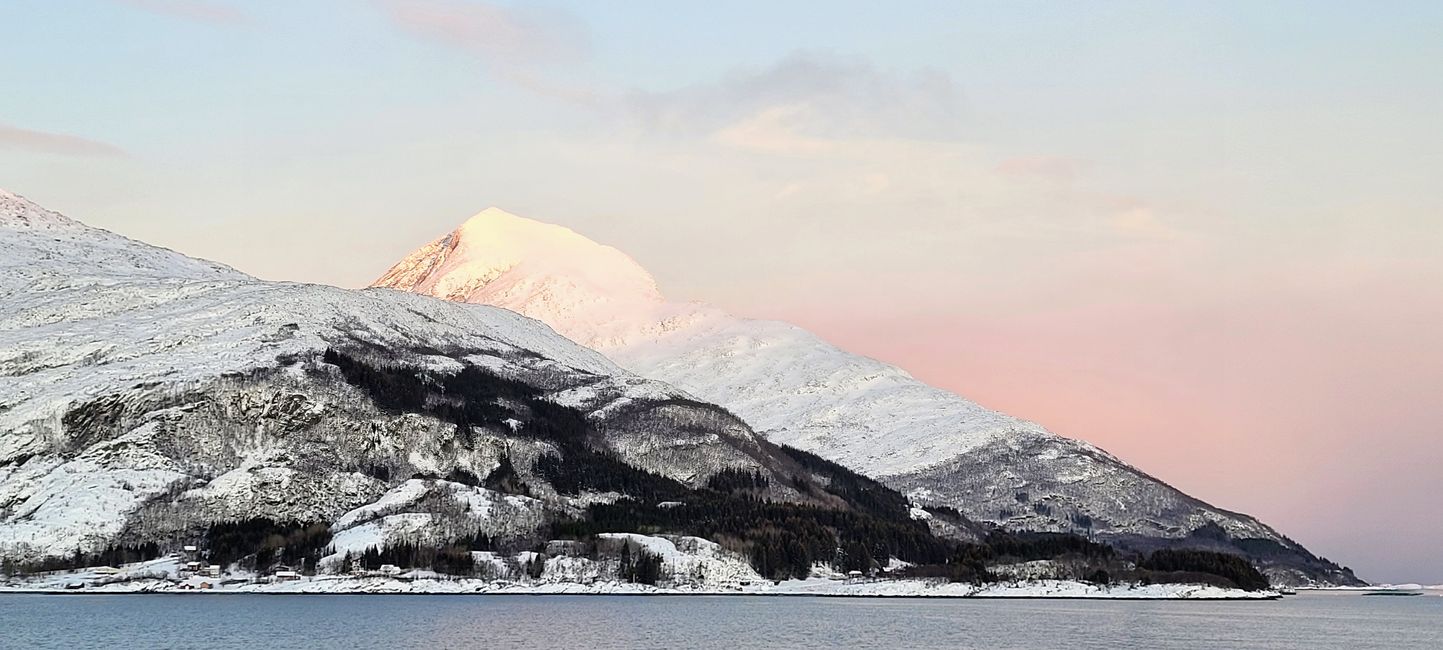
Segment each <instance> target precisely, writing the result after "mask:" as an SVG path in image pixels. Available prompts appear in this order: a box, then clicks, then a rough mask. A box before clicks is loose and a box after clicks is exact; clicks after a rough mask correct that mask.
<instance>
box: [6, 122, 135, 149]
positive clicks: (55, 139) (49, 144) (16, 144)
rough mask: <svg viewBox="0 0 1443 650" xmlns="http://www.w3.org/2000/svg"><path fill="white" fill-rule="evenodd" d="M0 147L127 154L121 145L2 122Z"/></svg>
mask: <svg viewBox="0 0 1443 650" xmlns="http://www.w3.org/2000/svg"><path fill="white" fill-rule="evenodd" d="M0 149H12V150H20V151H29V152H33V153H45V154H57V155H63V156H125V155H126V153H125V151H124V150H122V149H121V148H120V147H117V146H115V145H112V144H109V143H105V142H100V141H98V140H90V139H87V138H82V137H80V136H75V135H67V134H64V133H48V132H45V131H32V130H30V129H22V128H20V127H16V126H10V125H8V124H0Z"/></svg>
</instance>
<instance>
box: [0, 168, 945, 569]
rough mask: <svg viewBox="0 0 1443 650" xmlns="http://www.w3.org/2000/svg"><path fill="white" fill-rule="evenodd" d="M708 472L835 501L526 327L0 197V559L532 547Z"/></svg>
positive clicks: (726, 419)
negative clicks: (192, 549) (171, 551)
mask: <svg viewBox="0 0 1443 650" xmlns="http://www.w3.org/2000/svg"><path fill="white" fill-rule="evenodd" d="M719 474H721V475H723V476H727V477H729V476H733V475H740V476H747V477H753V478H752V480H753V482H754V483H756V484H757V486H754V487H753V488H752V489H751V493H752V494H754V495H755V496H758V497H764V498H767V499H770V500H773V501H775V502H777V503H796V504H807V505H810V506H817V507H821V508H830V509H840V510H845V511H851V510H852V509H854V505H853V504H852V503H851V502H849V501H848V500H847V499H845V498H843V497H841V496H838V495H837V494H835V493H834V492H835V490H832V491H829V488H828V487H827V486H826V485H825V484H824V482H823V481H825V480H826V477H822V476H821V475H820V474H819V473H816V472H809V471H808V470H807V469H806V468H805V467H803V466H802V465H800V464H799V463H798V462H797V461H796V460H794V459H793V458H792V457H791V456H789V455H788V454H787V453H784V452H783V451H782V450H779V449H778V448H777V447H776V446H774V445H772V444H770V443H768V442H767V441H765V440H764V439H762V438H760V437H759V436H757V435H756V434H755V433H754V432H753V431H752V430H751V429H750V428H748V427H747V426H746V424H745V423H743V422H741V421H740V420H738V419H737V418H736V417H735V416H732V415H731V414H729V413H727V412H725V411H724V410H722V409H719V408H717V407H715V406H713V405H710V404H705V403H701V402H698V401H696V400H695V399H693V398H692V397H691V396H690V395H688V394H686V393H684V392H682V391H678V390H676V389H674V388H671V387H670V386H667V385H665V384H662V383H660V382H656V381H653V380H648V379H643V378H640V377H637V376H634V375H631V374H630V373H627V372H626V371H624V370H622V369H620V368H618V367H617V366H616V365H615V364H614V363H612V362H611V361H609V360H607V359H606V358H605V357H603V356H602V355H600V354H597V353H596V352H593V351H591V350H588V349H586V348H583V347H581V346H579V345H576V344H575V343H573V342H571V341H570V340H567V339H566V338H564V337H562V336H560V335H558V334H556V333H555V332H553V331H552V330H551V329H549V328H548V327H546V326H545V325H544V324H542V323H540V322H538V321H535V320H532V319H530V318H527V317H525V316H522V315H519V314H516V313H514V312H511V311H507V310H504V309H498V308H494V307H488V306H482V305H464V304H457V303H452V302H446V301H441V300H435V299H433V298H429V297H424V296H419V295H414V294H408V293H402V292H396V291H389V290H365V291H350V290H343V289H338V288H334V287H325V286H317V285H306V284H295V283H279V282H264V281H260V280H257V279H254V278H251V277H249V276H246V275H244V274H242V273H239V272H237V271H235V270H232V269H229V268H226V267H224V266H221V265H217V264H213V263H210V262H205V261H202V260H196V259H192V258H188V257H185V256H183V255H180V254H179V253H175V252H173V251H169V250H165V249H161V248H157V247H154V246H149V245H146V244H143V243H140V242H136V241H133V240H129V239H126V238H124V237H121V236H119V235H115V234H113V233H109V232H106V231H103V230H99V229H95V228H90V227H88V226H85V225H83V224H81V223H79V222H76V221H73V220H70V219H68V218H66V217H64V216H62V215H59V214H57V213H54V212H51V211H49V210H45V209H44V208H41V207H39V206H37V205H35V204H33V203H31V202H29V201H27V200H25V199H23V198H22V197H19V196H17V195H14V194H11V193H8V192H0V560H5V561H6V562H22V563H37V562H49V561H60V560H63V559H64V558H69V557H74V558H81V557H84V556H93V555H94V554H100V553H107V552H110V553H114V552H116V551H115V549H117V548H122V547H123V548H132V547H134V548H148V547H147V546H146V545H155V544H159V545H161V546H163V547H169V548H176V549H178V548H179V547H180V545H181V544H194V543H196V541H197V540H200V539H209V540H211V542H212V546H211V548H213V549H217V552H220V551H219V550H218V549H221V548H223V547H225V546H226V545H227V544H231V542H227V541H225V540H232V541H233V540H235V539H242V540H249V542H248V543H251V544H256V545H259V544H265V543H266V542H265V541H264V540H266V539H268V538H270V537H279V538H285V539H294V540H302V539H311V536H312V535H313V530H316V529H315V527H316V526H319V527H320V528H319V530H322V531H326V532H325V533H324V535H323V536H322V535H321V534H320V533H315V535H316V536H320V537H323V538H324V539H331V538H332V536H334V540H336V543H337V544H341V543H342V542H344V543H345V544H350V545H351V547H348V548H347V549H345V550H348V551H354V552H356V553H360V552H361V551H363V550H365V549H366V548H368V546H373V545H378V544H379V545H385V544H391V543H399V542H405V543H407V544H413V545H415V544H421V545H423V546H424V545H426V544H432V545H436V544H450V543H454V542H457V540H479V539H485V540H488V542H487V543H488V544H490V543H503V542H504V541H505V540H508V539H509V540H517V541H515V544H517V545H519V546H518V548H529V547H530V546H529V545H531V544H534V543H537V542H538V540H541V541H544V540H545V539H546V537H545V535H546V534H547V533H548V532H549V526H552V525H554V524H556V523H558V522H566V521H571V520H573V519H576V518H578V517H583V516H584V515H585V514H586V512H587V511H588V509H589V508H592V507H594V506H595V505H597V504H606V503H611V502H615V501H618V500H619V499H622V498H624V497H633V498H636V499H640V500H642V502H645V503H654V502H655V501H656V500H657V499H659V498H661V497H662V496H663V495H670V494H691V493H692V492H693V491H695V490H700V489H703V488H706V487H707V486H708V485H709V484H710V483H711V482H712V479H714V478H715V477H717V476H718V475H719ZM902 520H903V521H902V522H901V523H899V524H898V525H899V526H910V525H911V524H910V520H909V519H907V518H906V517H905V516H903V517H902ZM921 530H922V531H923V533H925V530H926V527H925V525H923V526H922V527H921ZM223 542H224V543H223ZM288 546H290V544H288ZM295 546H297V547H303V546H304V544H302V543H301V542H296V544H295ZM258 548H259V547H256V548H250V549H249V551H250V552H256V551H257V550H258ZM472 548H474V547H472ZM312 550H314V551H317V552H319V547H318V548H316V549H312ZM340 553H341V549H339V548H337V549H336V554H337V555H336V557H334V558H332V559H333V561H335V562H339V561H340V556H339V554H340ZM310 559H311V560H312V561H313V562H314V561H318V557H311V558H310ZM303 560H304V558H303ZM312 566H314V564H312Z"/></svg>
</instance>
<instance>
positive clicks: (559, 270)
mask: <svg viewBox="0 0 1443 650" xmlns="http://www.w3.org/2000/svg"><path fill="white" fill-rule="evenodd" d="M374 286H383V287H392V288H396V289H402V290H406V291H412V292H417V293H424V294H427V295H432V296H436V297H440V298H446V299H448V300H456V301H463V302H470V303H481V304H491V305H496V306H500V307H505V308H507V309H511V310H514V311H517V312H519V313H522V314H526V315H528V316H532V317H534V318H537V319H540V320H542V321H545V322H546V323H547V324H549V325H551V326H552V327H553V328H555V329H556V330H557V331H558V332H560V333H562V334H564V335H566V336H567V337H569V338H571V339H572V340H574V341H576V342H578V343H581V344H583V345H586V346H588V347H591V348H594V349H597V350H600V351H601V352H603V353H604V354H606V355H607V356H608V357H609V358H610V359H612V360H613V361H615V362H616V363H618V364H620V365H621V366H622V367H624V368H627V369H628V370H631V371H633V372H635V373H637V374H639V375H641V376H645V377H649V378H652V379H657V380H660V381H664V382H666V383H668V384H670V385H673V386H676V387H678V388H681V389H683V390H685V391H687V392H688V393H691V394H693V395H696V396H697V397H698V398H700V399H703V400H707V401H711V402H715V403H717V404H720V405H722V406H724V407H726V408H727V409H729V410H731V411H732V412H734V413H736V414H738V415H739V416H741V417H742V419H744V420H745V421H746V422H747V423H749V424H750V425H751V426H752V427H754V428H755V429H756V430H757V431H759V432H761V433H762V434H763V435H765V436H767V438H769V439H770V440H772V441H773V442H777V443H782V444H786V445H789V446H794V447H797V448H799V449H803V450H806V451H810V452H813V453H816V454H819V455H821V456H824V457H826V458H828V459H830V460H833V461H836V462H838V463H841V464H843V465H845V466H847V467H849V468H851V469H853V470H856V471H858V472H861V473H863V474H866V475H869V476H873V477H877V478H880V479H882V480H883V481H884V482H886V483H888V484H889V485H892V486H893V487H895V488H898V489H900V490H903V491H904V492H906V493H907V494H909V495H910V496H911V497H912V498H913V499H914V500H915V501H917V502H919V503H922V504H925V505H933V506H944V507H950V508H955V509H957V510H959V511H961V512H962V513H964V514H965V515H967V516H968V517H971V518H973V519H975V520H978V521H985V522H993V523H996V524H999V525H1002V526H1005V527H1007V528H1011V529H1016V530H1053V531H1079V532H1086V533H1088V534H1092V535H1096V536H1099V537H1101V538H1104V539H1108V540H1111V541H1113V542H1114V543H1117V544H1119V545H1123V546H1126V547H1129V548H1136V549H1140V550H1143V549H1148V548H1153V547H1156V546H1159V545H1168V544H1182V543H1186V544H1189V545H1195V546H1205V547H1214V548H1223V549H1230V550H1244V551H1246V552H1248V553H1249V554H1250V555H1251V556H1252V557H1254V558H1255V559H1257V560H1258V561H1259V562H1261V563H1262V564H1263V565H1264V566H1265V567H1266V568H1267V569H1268V570H1269V572H1270V574H1271V575H1272V577H1273V579H1274V580H1276V581H1278V582H1280V583H1307V582H1310V581H1320V582H1329V583H1353V582H1356V578H1354V577H1353V576H1352V575H1351V573H1350V572H1348V571H1346V570H1343V569H1340V568H1338V567H1337V566H1336V565H1333V564H1331V563H1329V562H1327V561H1326V560H1321V559H1318V558H1315V557H1314V556H1313V555H1312V554H1311V553H1309V552H1308V551H1307V550H1306V549H1304V548H1303V547H1302V546H1300V545H1298V544H1296V543H1295V542H1293V541H1291V540H1289V539H1287V538H1286V537H1284V536H1283V535H1281V534H1279V533H1278V532H1277V531H1275V530H1273V529H1272V528H1270V527H1268V526H1267V525H1265V524H1263V523H1261V522H1259V521H1257V520H1256V519H1254V518H1252V517H1248V516H1246V515H1241V514H1237V513H1233V512H1229V511H1226V510H1222V509H1219V508H1216V507H1213V506H1211V505H1209V504H1206V503H1204V502H1202V501H1200V500H1197V499H1194V498H1192V497H1189V496H1187V495H1186V494H1183V493H1182V492H1180V491H1178V490H1176V489H1174V488H1172V487H1171V486H1169V485H1167V484H1165V483H1163V482H1161V481H1159V480H1157V479H1155V478H1153V477H1151V476H1148V475H1147V474H1145V473H1143V472H1141V471H1139V470H1137V469H1135V468H1133V467H1131V466H1129V465H1127V464H1126V463H1123V462H1122V461H1120V460H1119V459H1117V458H1115V457H1113V456H1112V455H1110V454H1108V453H1106V452H1105V451H1102V450H1100V449H1098V448H1096V447H1094V446H1092V445H1089V444H1087V443H1085V442H1082V441H1077V440H1072V439H1068V438H1064V437H1061V436H1057V435H1055V434H1052V433H1050V432H1048V431H1046V430H1045V429H1044V428H1042V427H1041V426H1039V425H1037V424H1034V423H1031V422H1026V421H1023V420H1019V419H1016V418H1013V417H1010V416H1006V415H1003V414H1000V413H996V412H993V411H990V410H987V409H985V408H983V407H981V406H979V405H977V404H975V403H972V402H970V401H968V400H966V399H964V398H962V397H960V396H957V395H955V394H952V393H949V392H947V391H944V390H941V389H938V388H935V387H931V386H928V385H926V384H923V383H922V382H920V381H917V380H916V379H914V378H912V377H911V376H910V375H908V374H907V373H906V372H905V371H903V370H901V369H899V368H896V367H893V366H889V365H887V364H885V363H882V362H879V361H876V360H874V359H869V358H866V357H862V356H859V355H854V354H850V353H848V352H846V351H844V350H841V349H838V348H836V347H835V346H832V345H830V344H827V343H826V342H824V341H822V340H821V339H819V338H817V337H816V336H814V335H812V334H810V333H808V332H806V331H804V330H802V329H800V328H797V327H794V326H791V325H788V324H786V323H779V322H773V321H759V320H749V319H743V318H737V317H734V316H731V315H729V314H726V313H724V312H722V311H720V310H717V309H715V308H711V307H707V306H704V305H699V304H685V303H672V302H667V301H666V300H665V299H664V298H663V297H662V296H661V295H660V293H659V292H658V291H657V290H656V283H655V282H654V281H653V279H652V278H651V277H650V276H649V275H647V274H646V272H645V271H644V270H642V269H641V267H640V266H639V265H637V264H636V263H635V262H634V261H632V260H630V259H629V258H627V257H626V256H625V255H624V254H621V253H620V252H619V251H616V250H615V249H613V248H610V247H606V246H602V245H599V244H595V243H593V242H590V241H589V240H586V239H585V238H583V237H581V236H580V235H578V234H576V233H574V232H572V231H570V230H568V229H565V228H562V227H558V226H553V225H549V224H544V223H539V222H536V221H531V220H528V219H524V218H521V217H517V216H514V215H510V214H508V213H505V212H503V211H500V210H497V209H494V208H492V209H488V210H486V211H484V212H482V213H480V214H478V215H476V216H475V217H473V218H472V219H470V220H469V221H467V222H466V223H465V224H463V225H462V226H461V227H460V228H458V229H457V230H455V231H453V232H451V233H448V234H446V235H444V236H442V237H441V238H439V239H437V240H436V241H434V242H432V243H430V244H427V245H426V246H423V247H422V248H420V249H418V250H417V251H416V252H414V253H413V254H411V255H409V256H407V257H406V258H405V259H404V260H402V261H401V262H399V263H398V264H396V265H395V266H394V267H392V268H391V269H390V270H389V271H387V272H386V273H385V274H384V275H383V276H382V277H381V278H380V279H378V280H377V282H376V283H375V285H374Z"/></svg>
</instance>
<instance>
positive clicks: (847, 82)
mask: <svg viewBox="0 0 1443 650" xmlns="http://www.w3.org/2000/svg"><path fill="white" fill-rule="evenodd" d="M624 102H625V104H626V107H627V109H628V111H629V113H630V114H631V115H632V116H633V117H634V118H635V119H637V120H638V121H639V122H640V123H641V124H642V125H644V126H645V127H646V128H648V129H650V130H654V131H658V132H662V133H667V134H672V135H698V134H702V135H710V134H713V133H717V132H725V131H726V130H728V129H735V128H737V127H739V126H741V125H744V124H745V123H747V122H749V121H755V120H758V119H771V120H773V121H775V120H777V119H779V118H781V117H784V118H785V123H786V126H787V128H788V129H789V130H791V131H794V132H795V133H796V134H798V135H799V136H805V137H810V138H818V139H837V138H846V139H860V138H904V139H917V140H953V139H956V138H958V137H960V136H961V135H962V122H963V114H964V110H963V101H962V92H961V89H960V88H959V87H958V85H957V84H956V83H954V82H953V81H952V79H951V78H950V77H949V76H947V75H946V74H943V73H940V72H933V71H922V72H917V73H911V74H898V73H894V72H890V71H885V70H881V69H878V68H877V67H875V66H874V65H872V64H870V63H868V62H866V61H863V60H857V59H846V58H841V57H837V56H831V55H822V54H810V53H797V54H793V55H790V56H788V57H786V58H784V59H782V60H781V61H778V62H777V63H776V64H773V65H772V66H770V67H767V68H764V69H753V70H743V71H738V72H735V73H733V74H731V75H729V76H727V77H726V78H724V79H721V80H720V81H717V82H714V83H708V84H701V85H695V86H690V87H686V88H682V89H679V90H674V91H670V92H645V91H633V92H631V93H629V94H628V96H627V97H625V98H624Z"/></svg>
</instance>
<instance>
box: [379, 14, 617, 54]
mask: <svg viewBox="0 0 1443 650" xmlns="http://www.w3.org/2000/svg"><path fill="white" fill-rule="evenodd" d="M380 5H381V7H382V8H383V9H384V10H385V11H386V15H387V16H388V17H390V18H391V20H392V21H393V22H395V23H396V25H397V26H399V27H401V28H402V29H403V30H405V31H407V32H409V33H410V34H411V35H413V36H416V37H418V38H423V39H427V40H432V41H435V42H438V43H441V44H444V45H449V46H453V47H459V48H462V49H464V50H467V51H469V52H471V53H472V54H475V55H477V56H480V57H482V58H483V59H485V60H486V61H488V62H490V63H493V64H497V65H505V66H531V65H545V64H554V63H568V62H573V61H576V60H579V59H581V58H583V57H584V56H585V53H586V51H587V44H588V37H587V34H586V30H585V28H584V27H583V26H582V24H581V23H580V21H578V20H576V19H575V18H573V17H572V16H570V15H568V14H566V13H563V12H560V11H547V10H542V9H522V8H512V7H503V6H500V5H495V4H491V3H487V2H464V1H460V0H380Z"/></svg>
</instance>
